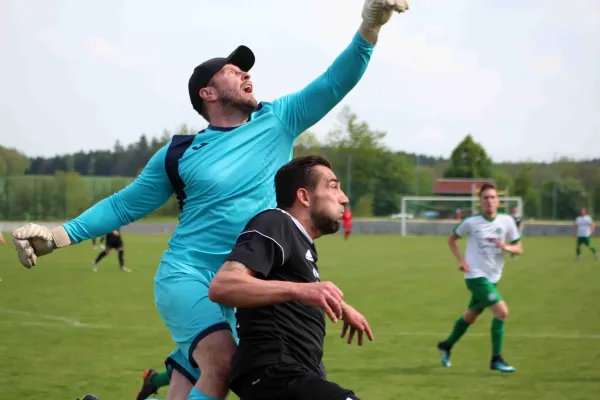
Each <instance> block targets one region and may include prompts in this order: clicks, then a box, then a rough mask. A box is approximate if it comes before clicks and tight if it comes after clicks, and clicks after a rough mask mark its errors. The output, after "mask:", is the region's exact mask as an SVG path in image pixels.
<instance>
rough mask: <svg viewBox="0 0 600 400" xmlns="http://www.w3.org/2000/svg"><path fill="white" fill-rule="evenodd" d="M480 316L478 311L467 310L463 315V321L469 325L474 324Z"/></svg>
mask: <svg viewBox="0 0 600 400" xmlns="http://www.w3.org/2000/svg"><path fill="white" fill-rule="evenodd" d="M480 314H481V312H480V311H478V310H467V311H465V313H464V314H463V319H464V320H465V322H466V323H467V324H469V325H470V324H474V323H475V321H477V317H479V315H480Z"/></svg>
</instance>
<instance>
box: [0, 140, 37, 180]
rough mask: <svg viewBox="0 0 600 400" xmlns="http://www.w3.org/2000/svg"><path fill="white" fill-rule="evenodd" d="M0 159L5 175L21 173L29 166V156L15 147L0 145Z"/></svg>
mask: <svg viewBox="0 0 600 400" xmlns="http://www.w3.org/2000/svg"><path fill="white" fill-rule="evenodd" d="M0 160H3V161H4V165H5V166H6V168H5V169H4V171H5V172H4V174H5V175H23V174H24V173H25V172H26V171H27V169H28V168H29V165H30V161H29V158H28V157H27V156H26V155H25V154H23V153H21V152H20V151H18V150H17V149H9V148H7V147H4V146H0Z"/></svg>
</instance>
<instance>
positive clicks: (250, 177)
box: [64, 33, 373, 271]
mask: <svg viewBox="0 0 600 400" xmlns="http://www.w3.org/2000/svg"><path fill="white" fill-rule="evenodd" d="M372 51H373V46H371V45H370V44H369V43H367V42H366V41H365V40H364V39H363V38H362V37H361V36H360V35H359V34H358V33H357V34H356V35H355V36H354V38H353V40H352V41H351V43H350V44H349V46H348V47H347V48H346V49H345V50H344V51H343V52H342V53H341V54H340V55H339V56H338V57H337V58H336V59H335V60H334V62H333V63H332V65H331V66H330V67H329V68H328V69H327V70H326V71H325V73H323V74H322V75H321V76H319V77H318V78H316V79H315V80H314V81H313V82H311V83H310V84H309V85H308V86H306V87H305V88H304V89H302V90H300V91H298V92H296V93H293V94H289V95H286V96H283V97H281V98H278V99H276V100H274V101H273V102H261V103H260V104H259V107H258V108H257V109H256V110H255V111H254V112H253V113H252V114H251V115H250V119H249V121H248V122H247V123H245V124H243V125H241V126H239V127H236V128H219V127H216V126H208V128H207V129H205V130H203V131H201V132H199V133H198V134H196V135H190V136H188V135H176V136H174V137H173V138H172V139H171V140H170V141H169V143H168V144H166V145H165V146H164V147H163V148H161V149H160V150H159V151H158V152H157V153H156V154H154V156H153V157H152V158H151V159H150V161H149V162H148V164H147V165H146V167H145V168H144V169H143V171H142V172H141V174H140V175H139V176H138V177H137V178H136V179H135V180H134V181H133V182H132V183H131V184H130V185H128V186H127V187H125V188H124V189H122V190H120V191H119V192H117V193H115V194H113V195H112V196H110V197H108V198H106V199H104V200H102V201H100V202H98V203H97V204H96V205H94V206H93V207H91V208H90V209H88V210H87V211H85V212H84V213H83V214H81V215H80V216H79V217H77V218H75V219H74V220H71V221H69V222H67V223H65V224H64V227H65V229H66V231H67V232H68V234H69V236H70V237H71V239H72V241H73V242H74V243H79V242H81V241H83V240H86V239H91V238H95V237H99V236H102V235H104V234H106V233H107V232H110V231H112V230H114V229H117V228H119V227H121V226H125V225H127V224H129V223H131V222H133V221H135V220H137V219H139V218H142V217H144V216H146V215H148V214H149V213H151V212H152V211H154V210H156V209H157V208H159V207H160V206H162V205H163V204H164V203H165V202H166V201H167V200H168V199H169V198H170V197H171V196H172V195H173V194H175V195H176V196H177V199H178V200H179V205H180V210H181V212H180V215H179V224H178V225H177V227H176V228H175V231H174V233H173V236H172V237H171V239H170V240H169V244H168V249H167V250H166V251H165V253H164V254H163V259H162V260H163V262H166V263H176V264H179V265H185V266H187V267H189V268H207V269H210V270H213V271H216V270H217V269H218V268H219V267H220V266H221V264H222V263H223V261H224V260H225V258H226V256H227V255H228V254H229V252H230V251H231V249H232V247H233V246H234V244H235V240H236V238H237V236H238V234H239V233H240V232H241V231H242V229H243V228H244V226H245V224H246V223H247V222H248V221H249V219H250V218H252V216H254V215H255V214H257V213H258V212H260V211H262V210H264V209H267V208H271V207H274V206H275V193H274V176H275V173H276V172H277V170H278V169H279V168H280V167H281V166H282V165H284V164H285V163H286V162H288V161H289V160H291V158H292V152H293V144H294V140H295V139H296V137H298V135H300V134H301V133H302V132H304V131H305V130H306V129H308V128H309V127H311V126H312V125H314V124H315V123H316V122H318V121H319V120H320V119H321V118H323V117H324V116H325V115H326V114H327V113H328V112H329V111H330V110H331V109H332V108H333V107H334V106H336V105H337V104H338V103H339V102H340V101H341V100H342V99H343V98H344V96H345V95H346V94H347V93H348V92H349V91H350V90H351V89H352V88H353V87H354V86H355V85H356V84H357V83H358V81H359V80H360V78H361V77H362V75H363V73H364V72H365V70H366V68H367V64H368V62H369V60H370V58H371V54H372ZM284 74H285V72H284ZM282 79H285V75H284V76H282Z"/></svg>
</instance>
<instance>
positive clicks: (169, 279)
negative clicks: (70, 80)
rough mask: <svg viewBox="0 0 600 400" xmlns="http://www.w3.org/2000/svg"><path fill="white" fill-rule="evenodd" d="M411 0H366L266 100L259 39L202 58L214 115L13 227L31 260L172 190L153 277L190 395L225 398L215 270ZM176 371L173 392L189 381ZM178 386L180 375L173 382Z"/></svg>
mask: <svg viewBox="0 0 600 400" xmlns="http://www.w3.org/2000/svg"><path fill="white" fill-rule="evenodd" d="M407 8H408V6H407V4H406V2H405V1H403V0H365V4H364V7H363V9H362V23H361V25H360V27H359V29H358V32H357V33H356V34H355V35H354V37H353V38H352V40H351V41H350V43H349V45H348V46H347V47H346V49H345V50H344V51H342V53H341V54H339V55H338V56H337V58H336V59H335V60H334V61H333V64H332V65H331V66H330V67H329V68H328V69H327V70H326V71H325V72H324V73H323V74H322V75H321V76H319V77H317V78H316V79H315V80H314V81H312V82H311V83H310V84H309V85H308V86H306V87H305V88H304V89H302V90H300V91H298V92H295V93H293V94H289V95H285V96H283V97H280V98H278V99H276V100H274V101H272V102H261V103H258V102H257V100H256V99H255V98H254V95H253V92H254V90H253V85H252V82H251V81H250V75H249V73H248V71H249V70H250V69H251V68H252V67H253V65H254V61H255V56H254V54H253V53H252V51H251V50H250V49H249V48H247V47H245V46H239V47H238V48H237V49H235V51H233V52H232V53H231V54H230V55H229V56H228V57H224V58H214V59H211V60H208V61H205V62H204V63H202V64H200V65H199V66H197V67H196V68H195V69H194V72H193V74H192V76H191V77H190V79H189V84H188V90H189V96H190V100H191V102H192V105H193V108H194V109H195V110H196V111H197V112H198V113H199V114H200V115H202V116H203V117H204V118H205V119H206V120H207V121H208V122H209V126H208V128H206V129H205V130H204V131H202V132H200V133H199V134H197V135H193V136H183V135H176V136H174V137H173V138H172V139H171V140H170V141H169V143H168V144H167V145H166V146H164V147H163V148H161V149H160V150H159V151H158V152H156V154H154V156H153V157H152V158H151V159H150V161H149V162H148V164H147V166H146V167H145V168H144V169H143V171H142V173H141V174H140V176H138V177H137V178H136V180H135V181H134V182H133V183H131V184H130V185H129V186H127V187H126V188H124V189H123V190H121V191H119V192H118V193H116V194H114V195H113V196H111V197H109V198H107V199H104V200H102V201H100V202H99V203H97V204H96V205H94V206H93V207H92V208H90V209H89V210H87V211H85V212H84V213H83V214H82V215H80V216H79V217H77V218H75V219H74V220H71V221H69V222H66V223H65V224H63V225H61V226H59V227H57V228H54V229H52V230H50V229H48V228H45V227H43V226H40V225H35V224H29V225H26V226H24V227H21V228H19V229H17V230H16V231H15V232H14V233H13V241H14V242H15V245H16V246H17V250H18V254H19V259H20V261H21V263H22V264H23V265H24V266H26V267H31V266H33V265H35V263H36V258H37V257H39V256H42V255H45V254H49V253H50V252H52V251H53V250H55V249H58V248H62V247H66V246H69V245H73V244H77V243H80V242H81V241H83V240H87V239H91V238H94V237H99V236H102V235H104V234H106V233H107V232H110V231H111V230H113V229H116V228H117V227H120V226H126V225H128V224H130V223H131V222H133V221H135V220H137V219H139V218H142V217H144V216H146V215H148V214H149V213H151V212H152V211H154V210H156V209H157V208H159V207H160V206H161V205H163V204H164V203H165V202H166V201H167V200H168V199H169V198H170V197H171V195H172V194H173V193H174V194H175V195H176V196H177V199H178V200H179V207H180V210H181V212H180V216H179V224H178V225H177V227H176V229H175V232H174V234H173V236H172V237H171V238H170V240H169V243H168V249H167V250H166V251H165V252H164V254H163V256H162V259H161V261H160V264H159V267H158V270H157V272H156V276H155V281H154V297H155V304H156V306H157V308H158V311H159V314H160V316H161V318H162V319H163V321H164V322H165V324H166V326H167V328H168V329H169V331H170V333H171V337H172V338H173V340H174V341H175V343H176V344H177V348H176V350H175V351H174V352H173V354H172V355H171V356H176V357H177V358H179V359H182V360H185V362H184V363H183V364H186V365H183V367H184V368H185V369H186V370H188V371H189V372H190V375H192V373H195V374H196V375H197V374H198V371H197V370H198V369H199V370H200V371H201V373H200V378H199V379H198V380H197V381H196V382H195V383H194V382H188V384H189V385H192V384H193V385H194V387H193V388H191V387H190V386H188V387H187V389H190V388H191V392H190V394H189V399H195V400H201V399H223V398H225V396H226V395H227V393H228V377H229V370H230V361H231V357H232V355H233V353H234V351H235V348H236V342H237V335H236V329H235V316H234V310H233V309H232V308H231V307H227V306H224V305H219V304H215V303H213V302H211V301H210V300H209V299H208V288H209V285H210V282H211V280H212V278H213V277H214V275H215V273H216V272H217V270H218V269H219V267H220V266H221V265H222V264H223V262H224V260H225V258H226V257H227V255H228V254H229V252H230V251H231V249H232V248H233V246H234V244H235V241H236V238H237V236H238V234H239V233H240V232H241V231H242V229H243V228H244V226H245V224H246V223H247V222H248V220H249V219H250V218H251V217H252V216H254V215H255V214H257V213H258V212H260V211H262V210H265V209H267V208H271V207H274V206H275V193H274V188H273V179H274V175H275V173H276V171H277V170H278V169H279V167H281V166H282V165H284V164H285V163H286V162H288V161H289V160H290V159H291V157H292V152H293V144H294V141H295V139H296V138H297V137H298V135H300V134H301V133H302V132H304V131H305V130H306V129H308V128H310V127H311V126H312V125H314V124H315V123H316V122H318V121H319V120H320V119H321V118H323V117H324V116H325V115H326V114H327V113H328V112H329V111H330V110H331V109H332V108H333V107H335V106H336V105H337V104H339V102H340V101H341V100H342V99H343V98H344V97H345V96H346V95H347V94H348V93H349V92H350V90H352V89H353V88H354V87H355V85H356V84H357V83H358V82H359V80H360V79H361V77H362V76H363V74H364V72H365V70H366V68H367V65H368V63H369V60H370V58H371V54H372V52H373V49H374V46H375V44H376V42H377V38H378V35H379V31H380V29H381V27H382V26H383V25H384V24H385V23H387V22H388V20H389V19H390V18H391V15H392V14H393V12H394V11H398V12H402V11H405V10H407ZM176 372H178V371H174V372H173V375H172V377H171V382H170V386H169V397H170V398H175V397H177V398H179V399H181V398H182V397H181V393H182V392H184V391H185V390H187V389H186V388H185V387H184V386H183V384H182V385H179V384H177V385H175V384H174V381H175V380H176V379H183V380H185V379H184V378H185V377H184V376H183V374H180V373H176ZM174 387H177V388H179V389H177V393H175V389H174Z"/></svg>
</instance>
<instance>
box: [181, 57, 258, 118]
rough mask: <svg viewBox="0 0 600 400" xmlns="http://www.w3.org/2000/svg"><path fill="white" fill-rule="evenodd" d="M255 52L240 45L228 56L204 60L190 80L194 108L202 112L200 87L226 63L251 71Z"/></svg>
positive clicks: (204, 85)
mask: <svg viewBox="0 0 600 400" xmlns="http://www.w3.org/2000/svg"><path fill="white" fill-rule="evenodd" d="M254 60H255V59H254V53H253V52H252V50H250V49H249V48H248V47H246V46H238V48H237V49H235V50H234V51H233V52H232V53H231V54H230V55H229V56H228V57H225V58H224V57H217V58H212V59H210V60H207V61H204V62H203V63H202V64H200V65H198V66H197V67H196V68H194V72H193V73H192V76H190V80H189V82H188V91H189V92H190V101H191V102H192V106H193V107H194V110H196V111H198V113H200V112H202V102H203V101H202V97H200V94H199V92H200V89H202V88H204V87H206V85H208V82H209V81H210V80H211V79H212V77H213V76H214V75H215V74H216V73H217V72H219V71H220V70H221V68H223V67H224V66H225V65H226V64H233V65H235V66H236V67H238V68H239V69H241V70H242V71H244V72H248V71H250V68H252V66H253V65H254Z"/></svg>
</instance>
